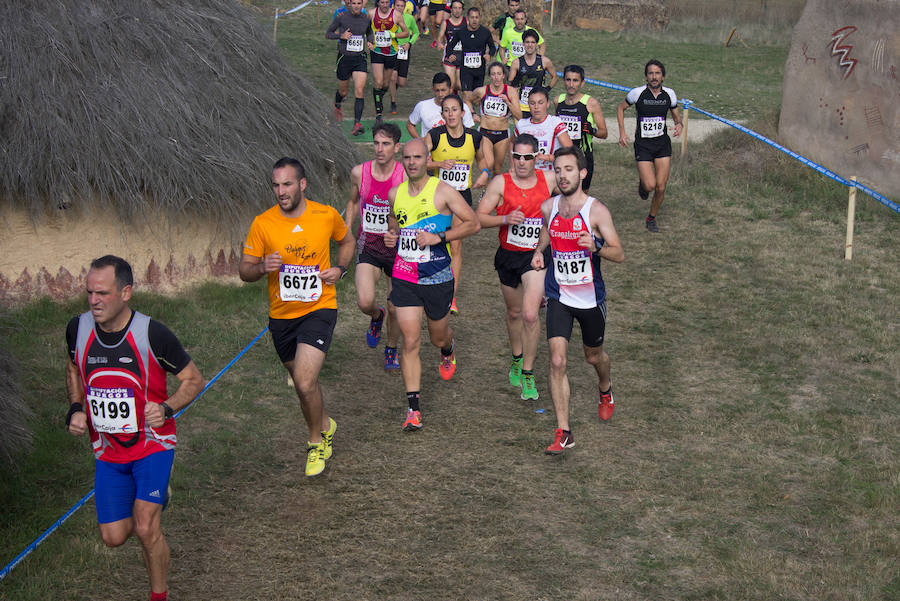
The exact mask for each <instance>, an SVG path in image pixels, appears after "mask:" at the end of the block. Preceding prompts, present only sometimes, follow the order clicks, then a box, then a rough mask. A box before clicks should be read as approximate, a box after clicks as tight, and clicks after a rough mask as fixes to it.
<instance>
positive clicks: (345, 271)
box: [338, 265, 347, 280]
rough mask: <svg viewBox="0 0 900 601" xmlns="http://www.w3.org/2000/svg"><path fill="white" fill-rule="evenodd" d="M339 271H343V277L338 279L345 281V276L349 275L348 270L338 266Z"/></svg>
mask: <svg viewBox="0 0 900 601" xmlns="http://www.w3.org/2000/svg"><path fill="white" fill-rule="evenodd" d="M338 269H340V270H341V277H340V278H338V279H341V280H343V279H344V276H345V275H347V268H346V267H344V266H343V265H338Z"/></svg>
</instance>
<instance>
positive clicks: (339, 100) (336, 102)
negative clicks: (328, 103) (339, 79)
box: [334, 92, 346, 107]
mask: <svg viewBox="0 0 900 601" xmlns="http://www.w3.org/2000/svg"><path fill="white" fill-rule="evenodd" d="M344 98H346V96H342V95H341V93H340V92H335V93H334V106H337V107H339V106H341V103H342V102H343V101H344Z"/></svg>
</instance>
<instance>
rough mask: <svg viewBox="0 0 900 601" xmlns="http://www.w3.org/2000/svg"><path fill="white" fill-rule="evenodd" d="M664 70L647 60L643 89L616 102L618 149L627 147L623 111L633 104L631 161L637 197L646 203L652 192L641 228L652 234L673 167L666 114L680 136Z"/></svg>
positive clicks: (675, 106)
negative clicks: (636, 177)
mask: <svg viewBox="0 0 900 601" xmlns="http://www.w3.org/2000/svg"><path fill="white" fill-rule="evenodd" d="M665 76H666V68H665V66H663V64H662V63H661V62H659V61H658V60H655V59H653V60H650V61H648V62H647V64H646V65H644V77H645V78H646V79H647V85H646V86H639V87H637V88H634V89H633V90H631V91H630V92H628V95H627V96H625V100H623V101H622V102H621V103H619V106H618V109H617V111H616V117H617V118H618V120H619V146H623V147H624V146H627V145H628V142H629V140H628V134H627V133H625V109H627V108H628V107H629V106H631V105H634V110H635V112H636V113H637V127H635V130H634V160H635V161H636V162H637V169H638V196H640V197H641V198H642V199H643V200H647V198H648V197H649V196H650V191H651V190H652V191H653V200H652V201H651V202H650V213H649V214H648V215H647V218H646V219H645V220H644V225H645V226H646V227H647V229H648V230H650V231H651V232H653V233H658V232H659V226H658V225H657V224H656V215H657V214H658V213H659V208H660V207H661V206H662V203H663V198H664V197H665V195H666V183H668V181H669V171H670V169H671V166H672V140H671V139H670V138H669V134H668V130H667V129H666V113H667V112H668V111H672V120H673V121H674V122H675V134H674V135H675V137H676V138H677V137H678V136H680V135H681V115H680V114H679V113H678V98H677V97H676V96H675V92H674V91H673V90H672V88H666V87H663V85H662V84H663V80H664V79H665Z"/></svg>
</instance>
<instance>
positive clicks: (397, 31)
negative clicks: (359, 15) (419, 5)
mask: <svg viewBox="0 0 900 601" xmlns="http://www.w3.org/2000/svg"><path fill="white" fill-rule="evenodd" d="M372 32H373V36H372V40H373V42H372V44H370V45H369V50H370V54H371V57H372V97H373V98H374V99H375V122H376V123H380V122H381V120H382V118H383V117H382V115H383V114H384V95H385V94H387V93H388V88H389V87H390V83H391V79H392V78H393V77H394V70H395V69H396V68H397V51H398V48H399V44H398V42H397V38H398V37H399V38H404V39H405V38H406V37H408V36H409V30H408V29H407V27H406V21H404V20H403V15H402V13H401V12H400V11H399V10H396V9H395V8H392V7H391V0H378V6H376V7H375V10H373V11H372Z"/></svg>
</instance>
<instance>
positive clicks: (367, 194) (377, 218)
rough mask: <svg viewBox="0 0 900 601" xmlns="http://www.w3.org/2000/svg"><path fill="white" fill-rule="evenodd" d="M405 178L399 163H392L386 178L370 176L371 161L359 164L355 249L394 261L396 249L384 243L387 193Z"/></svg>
mask: <svg viewBox="0 0 900 601" xmlns="http://www.w3.org/2000/svg"><path fill="white" fill-rule="evenodd" d="M404 179H406V172H405V171H404V170H403V165H401V164H400V163H399V162H398V163H395V164H394V171H393V172H392V173H391V176H390V177H389V178H388V179H386V180H385V181H380V180H377V179H375V178H374V177H373V176H372V161H366V162H365V163H363V164H362V177H361V178H360V182H359V228H358V229H357V233H356V250H357V252H360V253H363V252H364V253H367V254H371V255H374V256H376V257H381V258H384V259H389V260H391V261H393V260H394V255H395V254H396V253H397V249H396V248H388V247H386V246H385V245H384V234H385V232H387V228H388V215H390V213H391V202H390V199H389V198H388V192H390V191H391V188H393V187H395V186H397V185H398V184H400V182H402V181H403V180H404Z"/></svg>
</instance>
